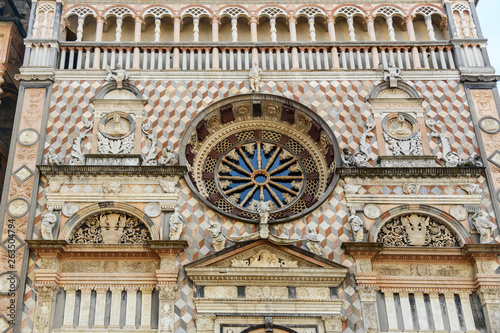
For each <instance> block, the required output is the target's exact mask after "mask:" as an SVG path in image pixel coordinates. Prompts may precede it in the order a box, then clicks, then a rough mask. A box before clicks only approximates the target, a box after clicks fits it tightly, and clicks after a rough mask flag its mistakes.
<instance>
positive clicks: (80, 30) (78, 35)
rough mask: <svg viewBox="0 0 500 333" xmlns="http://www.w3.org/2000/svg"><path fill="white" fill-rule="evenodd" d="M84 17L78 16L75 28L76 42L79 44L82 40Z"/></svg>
mask: <svg viewBox="0 0 500 333" xmlns="http://www.w3.org/2000/svg"><path fill="white" fill-rule="evenodd" d="M84 22H85V17H81V16H78V27H77V28H76V41H77V42H81V41H82V38H83V23H84Z"/></svg>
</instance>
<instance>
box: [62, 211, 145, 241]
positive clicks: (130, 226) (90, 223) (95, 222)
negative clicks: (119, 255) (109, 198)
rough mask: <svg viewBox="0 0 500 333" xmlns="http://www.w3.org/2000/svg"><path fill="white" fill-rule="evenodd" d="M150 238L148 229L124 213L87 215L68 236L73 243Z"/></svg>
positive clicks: (136, 219)
mask: <svg viewBox="0 0 500 333" xmlns="http://www.w3.org/2000/svg"><path fill="white" fill-rule="evenodd" d="M148 240H151V234H150V232H149V229H148V228H147V227H146V225H144V223H143V222H141V221H140V220H139V219H138V218H136V217H133V216H130V215H128V214H125V213H118V212H116V213H115V212H108V213H98V214H95V215H93V216H91V217H88V218H87V219H86V220H85V221H84V222H83V223H82V224H81V226H80V227H79V228H78V229H77V230H76V231H75V233H74V234H73V236H72V237H71V238H70V240H69V243H74V244H142V243H146V241H148Z"/></svg>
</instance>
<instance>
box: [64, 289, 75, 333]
mask: <svg viewBox="0 0 500 333" xmlns="http://www.w3.org/2000/svg"><path fill="white" fill-rule="evenodd" d="M64 290H65V291H66V302H65V303H64V322H63V326H62V328H69V329H73V321H74V316H75V296H76V287H75V286H64Z"/></svg>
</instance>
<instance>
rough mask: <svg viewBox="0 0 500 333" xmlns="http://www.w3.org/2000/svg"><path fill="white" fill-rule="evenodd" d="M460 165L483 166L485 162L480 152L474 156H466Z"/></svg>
mask: <svg viewBox="0 0 500 333" xmlns="http://www.w3.org/2000/svg"><path fill="white" fill-rule="evenodd" d="M458 166H463V167H482V166H483V162H481V156H480V155H478V154H474V155H473V156H470V157H468V158H466V159H465V160H463V161H461V162H459V163H458Z"/></svg>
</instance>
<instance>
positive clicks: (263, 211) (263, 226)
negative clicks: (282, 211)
mask: <svg viewBox="0 0 500 333" xmlns="http://www.w3.org/2000/svg"><path fill="white" fill-rule="evenodd" d="M250 207H253V208H254V209H255V210H256V211H257V213H258V214H259V217H260V223H259V227H260V230H259V233H260V238H262V239H266V238H268V237H269V225H268V224H267V221H268V220H269V211H271V201H264V193H262V192H261V195H260V201H257V200H255V199H253V200H252V202H251V203H250Z"/></svg>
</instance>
